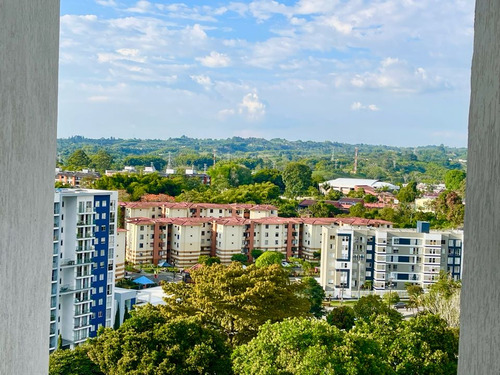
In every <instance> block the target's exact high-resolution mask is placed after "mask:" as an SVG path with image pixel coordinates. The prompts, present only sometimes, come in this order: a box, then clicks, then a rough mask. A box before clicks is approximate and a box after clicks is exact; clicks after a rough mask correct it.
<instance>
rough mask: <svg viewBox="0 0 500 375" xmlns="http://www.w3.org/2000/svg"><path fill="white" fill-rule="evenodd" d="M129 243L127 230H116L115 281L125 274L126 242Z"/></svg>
mask: <svg viewBox="0 0 500 375" xmlns="http://www.w3.org/2000/svg"><path fill="white" fill-rule="evenodd" d="M126 243H127V230H126V229H122V228H118V229H117V230H116V244H115V281H117V280H119V279H123V277H124V276H125V244H126Z"/></svg>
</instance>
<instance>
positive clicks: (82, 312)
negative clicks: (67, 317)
mask: <svg viewBox="0 0 500 375" xmlns="http://www.w3.org/2000/svg"><path fill="white" fill-rule="evenodd" d="M90 313H91V312H90V307H87V308H83V309H75V317H77V316H81V315H86V314H90Z"/></svg>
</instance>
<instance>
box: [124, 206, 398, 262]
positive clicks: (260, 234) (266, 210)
mask: <svg viewBox="0 0 500 375" xmlns="http://www.w3.org/2000/svg"><path fill="white" fill-rule="evenodd" d="M162 209H163V215H162V216H164V215H171V216H170V217H161V218H150V217H136V218H129V219H128V220H127V222H126V227H127V244H126V259H127V260H128V261H130V262H132V263H139V264H144V263H154V264H158V262H160V261H162V260H166V261H168V262H169V263H172V264H175V265H177V266H179V267H182V268H187V267H191V266H193V265H194V264H196V262H197V260H198V257H199V256H200V255H211V256H217V257H219V258H220V259H221V262H222V263H223V264H228V263H230V262H231V257H232V256H233V255H235V254H242V253H243V254H246V255H248V256H250V254H251V251H252V250H253V249H262V250H265V251H278V252H281V253H282V254H283V255H285V257H286V258H287V259H288V258H290V257H303V258H306V259H313V258H314V255H315V253H317V252H319V251H320V250H321V241H322V237H321V227H322V226H323V225H330V226H343V225H359V226H375V227H391V226H392V224H391V223H390V222H387V221H383V220H368V219H361V218H322V219H308V218H282V217H278V216H276V215H277V210H276V207H274V206H271V205H241V204H229V205H221V204H207V203H185V202H184V203H164V204H163V206H162ZM186 215H189V216H187V217H186Z"/></svg>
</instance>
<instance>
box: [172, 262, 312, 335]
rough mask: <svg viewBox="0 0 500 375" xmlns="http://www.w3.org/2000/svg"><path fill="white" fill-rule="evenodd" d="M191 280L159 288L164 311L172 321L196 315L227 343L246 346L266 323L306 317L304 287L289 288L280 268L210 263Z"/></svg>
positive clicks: (286, 278)
mask: <svg viewBox="0 0 500 375" xmlns="http://www.w3.org/2000/svg"><path fill="white" fill-rule="evenodd" d="M264 255H265V253H264ZM264 255H261V257H263V256H264ZM261 257H259V259H260V258H261ZM191 276H192V278H193V281H194V283H193V284H175V283H168V284H165V285H164V286H163V290H164V291H165V294H166V295H167V297H166V302H167V305H166V306H165V307H164V309H165V312H166V313H167V314H169V315H170V316H172V317H179V316H181V317H182V316H185V317H192V316H196V317H198V318H199V319H201V321H202V322H203V323H204V324H206V325H208V326H210V327H213V328H215V329H217V330H219V331H220V332H221V333H223V334H224V335H225V336H226V337H227V339H228V340H229V341H230V342H231V343H232V344H238V343H243V342H248V341H249V340H250V339H252V338H253V337H255V335H256V334H257V331H258V329H259V327H260V326H261V325H263V324H264V323H265V322H267V321H271V322H278V321H281V320H283V319H285V318H288V317H305V316H308V315H309V313H308V312H309V309H310V303H309V301H308V298H307V297H306V296H304V295H303V294H302V293H301V292H302V290H303V289H304V286H303V285H302V284H301V283H292V282H291V281H290V279H289V277H288V271H287V270H285V269H283V268H282V267H281V266H280V265H270V266H267V267H262V268H257V267H255V265H251V266H248V267H246V268H243V266H242V264H241V263H239V262H238V263H237V262H234V263H232V264H231V265H229V266H223V265H220V264H213V265H211V266H205V267H202V268H200V269H199V270H196V271H194V272H192V274H191Z"/></svg>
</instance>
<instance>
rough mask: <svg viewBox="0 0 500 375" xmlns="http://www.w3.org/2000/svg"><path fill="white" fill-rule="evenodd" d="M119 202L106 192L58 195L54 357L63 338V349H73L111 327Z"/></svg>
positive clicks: (77, 191)
mask: <svg viewBox="0 0 500 375" xmlns="http://www.w3.org/2000/svg"><path fill="white" fill-rule="evenodd" d="M117 199H118V194H117V193H116V192H112V191H102V190H86V189H74V190H72V189H58V190H57V191H56V193H55V196H54V233H53V260H52V285H51V310H50V315H51V319H50V343H49V347H50V350H51V351H52V350H54V349H55V348H56V347H57V341H58V337H59V335H61V337H62V342H63V346H64V347H74V346H76V345H78V344H79V343H81V342H83V341H85V340H86V339H87V338H88V337H94V336H95V335H96V332H97V329H98V328H99V327H100V326H105V327H111V326H112V325H113V319H114V311H113V310H114V302H113V293H114V272H115V271H114V270H115V266H114V247H115V238H116V219H117V218H116V216H117V215H116V209H117Z"/></svg>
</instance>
